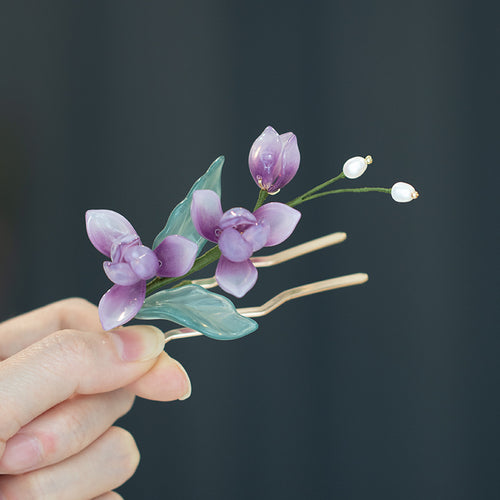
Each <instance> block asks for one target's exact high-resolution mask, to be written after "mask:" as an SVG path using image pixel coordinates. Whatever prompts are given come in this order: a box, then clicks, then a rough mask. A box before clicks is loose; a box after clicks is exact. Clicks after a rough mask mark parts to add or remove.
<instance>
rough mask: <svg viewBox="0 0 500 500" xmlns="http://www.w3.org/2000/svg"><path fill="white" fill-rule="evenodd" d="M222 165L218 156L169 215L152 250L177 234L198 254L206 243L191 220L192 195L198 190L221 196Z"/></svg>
mask: <svg viewBox="0 0 500 500" xmlns="http://www.w3.org/2000/svg"><path fill="white" fill-rule="evenodd" d="M223 165H224V156H219V158H217V159H216V160H215V161H214V162H213V163H212V165H210V167H209V168H208V170H207V171H206V172H205V174H204V175H202V176H201V177H200V178H199V179H198V180H197V181H196V182H195V183H194V184H193V186H192V187H191V189H190V190H189V193H188V194H187V196H186V198H184V200H182V201H181V202H180V203H179V204H178V205H177V206H176V207H175V208H174V209H173V210H172V213H171V214H170V217H169V218H168V220H167V223H166V225H165V227H164V228H163V229H162V231H161V232H160V233H159V234H158V236H157V237H156V238H155V240H154V243H153V248H156V247H157V246H158V245H159V244H160V243H161V242H162V241H163V239H164V238H165V237H166V236H169V235H171V234H178V235H180V236H184V237H186V238H188V239H190V240H191V241H194V242H195V243H196V244H197V245H198V254H199V253H200V251H201V250H202V248H203V246H204V245H205V243H206V240H205V238H203V237H202V236H200V235H199V233H198V231H196V229H195V227H194V225H193V222H192V220H191V201H192V198H193V193H194V192H195V191H197V190H198V189H211V190H212V191H215V192H216V193H217V194H218V195H219V196H220V194H221V181H220V178H221V173H222V167H223Z"/></svg>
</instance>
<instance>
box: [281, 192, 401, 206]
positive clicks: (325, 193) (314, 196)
mask: <svg viewBox="0 0 500 500" xmlns="http://www.w3.org/2000/svg"><path fill="white" fill-rule="evenodd" d="M373 191H376V192H379V193H388V194H390V193H391V189H390V188H382V187H363V188H351V189H334V190H333V191H324V192H323V193H317V194H312V195H310V196H308V197H307V198H304V197H303V196H301V197H299V198H295V200H292V201H290V202H288V203H287V205H288V206H290V207H295V206H297V205H300V204H301V203H304V202H305V201H310V200H314V199H316V198H321V197H322V196H327V195H329V194H339V193H370V192H373Z"/></svg>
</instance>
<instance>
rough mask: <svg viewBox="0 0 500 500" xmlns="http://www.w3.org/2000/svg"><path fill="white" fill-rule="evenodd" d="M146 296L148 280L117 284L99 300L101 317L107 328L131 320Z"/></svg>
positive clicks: (103, 324)
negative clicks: (126, 284) (123, 284)
mask: <svg viewBox="0 0 500 500" xmlns="http://www.w3.org/2000/svg"><path fill="white" fill-rule="evenodd" d="M144 297H146V282H145V281H139V282H138V283H136V284H135V285H130V286H120V285H115V286H113V287H112V288H110V289H109V290H108V291H107V292H106V293H105V294H104V295H103V296H102V299H101V301H100V302H99V318H100V320H101V324H102V327H103V328H104V329H105V330H111V329H112V328H116V327H117V326H120V325H123V324H125V323H126V322H127V321H130V320H131V319H132V318H133V317H134V316H135V315H136V314H137V313H138V312H139V310H140V309H141V307H142V304H143V302H144Z"/></svg>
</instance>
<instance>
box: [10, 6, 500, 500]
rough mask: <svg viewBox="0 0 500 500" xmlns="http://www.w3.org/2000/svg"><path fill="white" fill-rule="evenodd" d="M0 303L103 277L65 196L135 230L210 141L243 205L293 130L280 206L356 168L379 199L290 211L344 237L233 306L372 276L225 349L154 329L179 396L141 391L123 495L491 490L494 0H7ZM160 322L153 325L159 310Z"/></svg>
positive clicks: (474, 494) (291, 309) (13, 307)
mask: <svg viewBox="0 0 500 500" xmlns="http://www.w3.org/2000/svg"><path fill="white" fill-rule="evenodd" d="M0 8H1V14H0V64H1V77H0V162H1V164H0V165H1V166H0V230H1V240H0V241H1V245H0V294H1V295H0V304H1V306H0V307H1V310H0V318H1V319H5V318H7V317H10V316H12V315H14V314H18V313H20V312H22V311H25V310H28V309H31V308H34V307H37V306H40V305H43V304H46V303H48V302H51V301H54V300H57V299H60V298H63V297H67V296H82V297H85V298H87V299H89V300H91V301H93V302H97V301H98V300H99V297H100V296H101V294H102V293H103V292H104V291H105V290H106V289H107V287H108V285H109V283H108V281H107V279H106V277H105V275H104V273H103V272H102V271H101V261H102V257H100V256H99V254H98V253H97V252H96V251H95V250H94V248H93V247H92V246H91V245H90V243H89V242H88V240H87V236H86V234H85V228H84V219H83V216H84V212H85V210H86V209H88V208H110V209H113V210H116V211H118V212H120V213H122V214H124V215H125V216H126V217H128V218H129V219H130V221H131V222H132V223H133V224H134V226H135V228H136V229H137V231H138V232H139V234H140V235H141V236H142V238H143V241H145V242H150V241H152V239H153V238H154V236H155V235H156V233H157V232H158V231H159V230H160V229H161V228H162V227H163V224H164V222H165V220H166V217H167V215H168V214H169V212H170V211H171V209H172V208H173V207H174V206H175V205H176V203H177V202H178V201H180V199H181V198H182V196H183V195H184V194H185V193H186V192H187V190H188V189H189V187H190V185H191V184H192V182H193V181H194V180H195V179H196V178H197V177H199V176H200V175H201V174H202V173H203V172H204V171H205V169H206V168H207V167H208V165H209V164H210V162H211V161H212V160H214V159H215V158H216V157H217V156H218V155H220V154H225V155H226V158H227V162H226V166H225V171H224V175H223V205H224V207H225V208H229V207H231V206H235V205H242V206H247V207H249V208H250V207H251V206H252V205H253V203H254V201H255V197H256V195H257V190H256V188H255V185H254V184H253V181H252V180H251V178H250V176H249V174H248V171H247V155H248V150H249V147H250V145H251V143H252V141H253V140H254V139H255V137H257V135H258V134H260V132H261V131H262V129H263V128H264V127H265V126H266V125H268V124H272V125H273V126H274V127H275V128H276V129H278V130H279V131H280V132H285V131H288V130H292V131H294V132H295V133H296V134H297V136H298V139H299V146H300V149H301V153H302V164H301V169H300V171H299V173H298V175H297V176H296V178H295V179H294V181H293V182H292V183H291V184H290V185H289V186H288V187H287V188H286V189H285V190H284V191H283V193H282V195H281V196H280V198H279V200H281V201H288V200H289V199H290V198H292V197H293V196H295V195H297V194H300V193H301V192H303V191H304V190H305V189H307V188H309V187H311V186H312V185H313V184H315V183H317V182H320V181H323V180H325V179H326V178H328V177H330V176H333V175H335V174H336V173H337V172H338V171H339V170H340V168H341V165H342V163H343V162H344V161H345V160H346V159H347V158H349V157H351V156H354V155H359V154H361V155H366V154H368V153H370V154H372V155H373V157H374V158H375V163H374V164H373V166H372V167H370V169H369V171H368V172H367V173H366V174H365V176H364V177H363V178H362V179H360V180H359V181H353V182H352V185H353V186H354V185H356V186H362V185H382V186H389V187H390V186H391V185H392V183H393V182H394V181H397V180H406V181H408V182H410V183H412V184H414V185H415V186H416V187H417V189H418V190H419V191H420V193H421V197H420V199H419V200H418V201H417V202H413V203H411V204H408V205H399V204H396V203H394V202H393V201H392V200H391V199H390V197H388V196H385V195H381V194H378V193H370V194H367V195H340V196H338V197H336V198H331V199H325V200H321V201H317V202H316V203H311V204H310V205H305V206H304V208H303V218H302V221H301V223H300V225H299V227H298V229H297V231H296V232H295V234H294V236H293V237H292V238H291V240H290V243H299V242H302V241H305V240H307V239H309V238H313V237H317V236H321V235H323V234H326V233H329V232H332V231H337V230H342V231H346V232H347V233H348V235H349V238H348V240H347V241H346V242H345V243H343V244H342V245H340V246H338V247H334V248H331V249H329V250H323V251H321V252H320V253H318V254H317V255H314V256H308V257H305V258H303V259H301V260H300V261H296V262H293V263H288V264H283V265H282V266H280V267H278V268H275V269H268V270H262V271H261V279H260V281H259V283H258V285H257V286H256V287H255V289H254V290H252V291H251V292H250V293H249V294H248V296H247V297H246V298H245V299H244V300H242V301H241V302H238V304H242V305H250V304H259V303H261V302H263V301H265V300H267V298H269V297H270V296H272V295H273V294H274V293H276V292H277V291H279V290H281V289H283V288H285V287H288V286H294V285H297V284H302V283H305V282H307V281H313V280H317V279H323V278H326V277H330V276H336V275H341V274H348V273H352V272H359V271H362V272H367V273H369V275H370V281H369V282H368V283H367V284H366V285H364V286H362V287H355V288H352V289H345V290H341V291H335V292H330V293H328V294H324V295H322V296H318V297H314V298H307V299H303V300H301V301H298V302H296V303H291V304H288V305H286V306H284V307H283V308H281V309H279V310H277V311H276V312H274V313H273V314H272V315H271V316H269V317H266V318H264V319H262V320H260V321H259V323H260V328H259V330H258V331H257V332H256V333H255V334H253V335H251V336H249V337H246V338H244V339H242V340H239V341H234V342H216V341H212V340H209V339H191V340H185V341H179V342H176V343H172V344H170V345H168V347H167V351H168V352H169V353H170V354H172V355H173V356H174V357H176V358H177V359H179V360H180V361H181V362H182V363H183V364H184V366H185V367H186V368H187V370H188V372H189V373H190V376H191V380H192V384H193V394H192V397H191V398H190V399H189V400H188V401H186V402H182V403H180V402H175V403H168V404H164V403H153V402H148V401H137V403H136V405H135V407H134V408H133V410H132V412H131V413H130V415H129V416H127V417H126V418H124V419H123V422H122V425H123V426H125V427H127V428H128V429H130V430H131V431H132V432H133V434H134V435H135V437H136V439H137V442H138V445H139V447H140V449H141V451H142V461H141V465H140V467H139V469H138V472H137V474H136V475H135V476H134V478H133V479H132V480H130V482H129V483H127V484H126V485H125V486H124V487H123V488H121V490H120V491H121V492H122V493H123V495H124V496H125V497H126V498H134V499H136V498H137V499H139V498H148V499H163V498H178V499H200V498H203V499H256V498H262V499H309V498H311V499H329V498H335V499H365V498H377V499H378V498H380V499H401V498H404V499H424V498H425V499H427V498H429V499H462V498H464V499H475V498H481V499H489V498H492V499H496V498H499V497H500V478H499V475H498V470H499V466H500V460H499V459H500V456H499V451H498V449H499V447H500V432H499V431H498V422H499V411H500V404H499V397H498V394H497V392H498V390H497V389H498V385H499V382H500V367H499V363H498V358H499V353H500V350H499V349H500V338H499V335H498V333H499V329H498V317H497V312H498V307H497V304H498V277H499V276H498V272H497V271H498V269H497V263H496V261H495V260H494V257H496V255H497V254H498V243H499V240H498V222H497V217H496V216H497V213H496V207H497V200H498V186H499V181H500V175H499V171H500V167H499V162H498V148H497V144H496V143H497V142H498V141H497V137H498V111H499V108H498V88H499V83H500V79H499V69H498V68H499V65H498V52H497V48H498V42H499V37H498V23H497V19H498V9H497V8H496V3H494V2H467V1H465V0H462V1H454V2H452V1H435V0H434V1H433V0H421V1H420V2H409V1H403V2H401V1H373V2H369V1H359V0H358V1H356V0H354V1H353V0H351V1H338V0H336V1H323V2H300V1H288V2H281V1H254V2H234V1H233V2H231V1H227V0H226V1H223V0H214V1H211V2H208V1H207V2H202V1H185V2H181V1H171V2H160V1H148V2H125V1H123V2H118V1H116V2H109V1H102V2H95V1H94V2H92V1H88V2H77V1H70V2H67V1H64V2H63V1H61V2H56V1H49V2H47V1H46V2H34V1H33V2H22V1H3V2H2V3H1V7H0ZM162 326H163V327H164V328H168V327H169V325H165V324H163V325H162Z"/></svg>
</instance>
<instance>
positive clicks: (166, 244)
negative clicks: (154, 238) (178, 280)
mask: <svg viewBox="0 0 500 500" xmlns="http://www.w3.org/2000/svg"><path fill="white" fill-rule="evenodd" d="M197 252H198V246H197V245H196V243H194V242H193V241H191V240H188V239H187V238H184V237H183V236H178V235H176V234H173V235H171V236H167V237H166V238H165V239H164V240H163V241H162V242H161V243H160V244H159V245H158V246H157V247H156V249H155V253H156V256H157V257H158V259H159V261H160V269H159V270H158V273H157V275H158V276H162V277H169V278H170V277H177V276H183V275H184V274H186V273H187V272H188V271H189V270H190V269H191V268H192V267H193V264H194V260H195V259H196V253H197Z"/></svg>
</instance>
